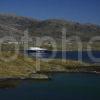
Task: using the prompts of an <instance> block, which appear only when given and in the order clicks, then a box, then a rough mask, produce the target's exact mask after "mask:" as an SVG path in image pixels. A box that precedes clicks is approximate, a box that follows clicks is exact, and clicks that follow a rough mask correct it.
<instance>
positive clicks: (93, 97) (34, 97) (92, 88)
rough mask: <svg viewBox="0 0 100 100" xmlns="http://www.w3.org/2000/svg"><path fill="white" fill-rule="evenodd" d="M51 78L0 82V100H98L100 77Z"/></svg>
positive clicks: (77, 74) (82, 74)
mask: <svg viewBox="0 0 100 100" xmlns="http://www.w3.org/2000/svg"><path fill="white" fill-rule="evenodd" d="M52 77H53V79H52V80H48V81H38V80H37V81H36V80H34V81H32V80H27V81H14V80H13V81H6V82H0V100H100V75H96V74H85V73H58V74H57V73H56V74H53V75H52Z"/></svg>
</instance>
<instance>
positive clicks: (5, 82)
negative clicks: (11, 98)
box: [0, 80, 21, 89]
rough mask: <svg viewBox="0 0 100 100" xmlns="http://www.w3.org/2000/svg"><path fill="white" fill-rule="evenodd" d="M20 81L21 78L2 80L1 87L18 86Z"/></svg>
mask: <svg viewBox="0 0 100 100" xmlns="http://www.w3.org/2000/svg"><path fill="white" fill-rule="evenodd" d="M20 83H21V81H20V80H2V81H0V89H9V88H16V87H18V86H19V85H20Z"/></svg>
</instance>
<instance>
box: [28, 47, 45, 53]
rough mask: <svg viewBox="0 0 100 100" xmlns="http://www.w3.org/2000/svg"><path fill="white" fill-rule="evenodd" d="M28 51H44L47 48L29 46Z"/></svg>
mask: <svg viewBox="0 0 100 100" xmlns="http://www.w3.org/2000/svg"><path fill="white" fill-rule="evenodd" d="M28 51H33V52H45V51H47V49H45V48H40V47H30V48H29V49H28Z"/></svg>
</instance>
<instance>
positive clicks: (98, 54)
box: [28, 51, 100, 64]
mask: <svg viewBox="0 0 100 100" xmlns="http://www.w3.org/2000/svg"><path fill="white" fill-rule="evenodd" d="M28 53H29V55H30V56H36V53H33V52H32V51H29V52H28ZM62 53H63V55H64V56H63V59H68V60H79V61H80V60H82V61H83V62H87V63H99V64H100V51H92V54H93V56H94V57H95V58H98V62H96V61H97V60H96V61H93V60H92V59H91V57H89V55H88V52H87V51H83V52H82V57H81V59H78V55H80V54H81V52H79V54H78V52H77V51H63V52H62V51H57V52H55V54H56V55H55V57H54V58H55V59H56V58H57V59H58V58H60V59H61V58H62ZM37 55H38V56H39V57H42V58H50V57H51V55H52V52H51V51H48V52H46V53H37Z"/></svg>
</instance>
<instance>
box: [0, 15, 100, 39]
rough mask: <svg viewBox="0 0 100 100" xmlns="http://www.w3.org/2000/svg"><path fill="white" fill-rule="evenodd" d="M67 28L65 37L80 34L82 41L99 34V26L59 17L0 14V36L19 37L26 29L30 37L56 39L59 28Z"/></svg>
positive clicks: (59, 31) (59, 32)
mask: <svg viewBox="0 0 100 100" xmlns="http://www.w3.org/2000/svg"><path fill="white" fill-rule="evenodd" d="M63 27H66V29H67V37H69V36H72V35H77V36H80V38H81V39H82V40H83V41H88V40H89V39H90V38H91V37H93V36H97V35H100V26H99V25H93V24H80V23H76V22H70V21H66V20H59V19H48V20H36V19H33V18H27V17H22V16H16V15H9V14H8V15H6V14H0V37H3V36H7V35H8V36H9V35H13V36H14V37H15V38H17V39H20V37H21V36H23V31H24V30H26V29H28V30H29V35H30V36H31V37H33V38H34V37H36V36H44V35H47V36H52V37H54V38H55V39H56V40H58V41H59V40H60V39H61V30H62V28H63Z"/></svg>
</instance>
